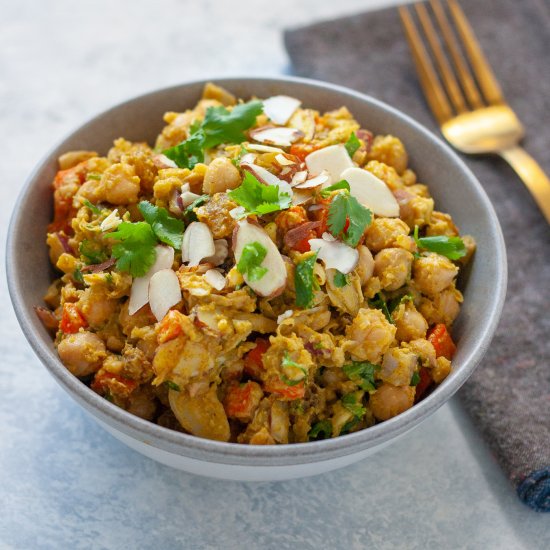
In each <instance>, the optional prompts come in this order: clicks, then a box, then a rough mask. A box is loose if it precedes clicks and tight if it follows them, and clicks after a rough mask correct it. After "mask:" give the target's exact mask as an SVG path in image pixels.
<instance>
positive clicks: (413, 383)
mask: <svg viewBox="0 0 550 550" xmlns="http://www.w3.org/2000/svg"><path fill="white" fill-rule="evenodd" d="M419 383H420V374H418V373H417V372H416V371H415V372H414V373H413V375H412V376H411V383H410V384H409V385H410V386H418V384H419Z"/></svg>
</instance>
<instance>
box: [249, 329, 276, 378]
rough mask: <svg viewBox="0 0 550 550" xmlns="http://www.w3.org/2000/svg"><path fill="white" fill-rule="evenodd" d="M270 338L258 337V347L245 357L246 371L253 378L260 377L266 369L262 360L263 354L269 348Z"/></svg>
mask: <svg viewBox="0 0 550 550" xmlns="http://www.w3.org/2000/svg"><path fill="white" fill-rule="evenodd" d="M269 346H270V344H269V340H266V339H265V338H257V339H256V347H255V348H254V349H251V350H250V351H249V352H248V353H247V354H246V355H245V358H244V372H245V373H246V374H248V376H252V377H253V378H260V377H261V374H262V372H263V371H264V368H265V367H264V363H263V361H262V357H263V354H264V353H265V352H266V351H267V350H268V349H269Z"/></svg>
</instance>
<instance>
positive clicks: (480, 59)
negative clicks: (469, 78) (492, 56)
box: [448, 0, 504, 105]
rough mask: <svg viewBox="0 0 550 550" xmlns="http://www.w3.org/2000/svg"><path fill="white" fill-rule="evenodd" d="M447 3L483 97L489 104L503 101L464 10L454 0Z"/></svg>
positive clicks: (496, 82)
mask: <svg viewBox="0 0 550 550" xmlns="http://www.w3.org/2000/svg"><path fill="white" fill-rule="evenodd" d="M448 3H449V9H450V10H451V14H452V16H453V18H454V21H455V24H456V28H457V29H458V33H459V34H460V37H461V38H462V42H463V43H464V47H465V49H466V52H467V54H468V57H469V59H470V63H471V65H472V67H473V69H474V72H475V75H476V78H477V80H478V82H479V86H480V88H481V91H482V92H483V95H484V96H485V99H486V100H487V102H488V103H490V104H497V105H498V104H502V103H504V99H503V97H502V91H501V89H500V86H499V84H498V81H497V79H496V78H495V75H494V74H493V71H492V69H491V66H490V65H489V62H488V61H487V59H486V58H485V56H484V55H483V52H482V51H481V47H480V46H479V43H478V41H477V39H476V37H475V35H474V31H473V30H472V28H471V27H470V24H469V23H468V20H467V19H466V16H465V15H464V12H463V11H462V9H461V7H460V6H459V5H458V3H457V2H456V0H448Z"/></svg>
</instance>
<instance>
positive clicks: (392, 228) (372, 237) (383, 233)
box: [365, 218, 410, 252]
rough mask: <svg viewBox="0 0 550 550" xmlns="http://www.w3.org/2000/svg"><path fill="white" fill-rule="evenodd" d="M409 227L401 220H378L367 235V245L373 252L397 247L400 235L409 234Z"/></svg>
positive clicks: (373, 223)
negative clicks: (396, 242)
mask: <svg viewBox="0 0 550 550" xmlns="http://www.w3.org/2000/svg"><path fill="white" fill-rule="evenodd" d="M409 231H410V230H409V226H408V225H407V224H406V223H405V222H404V221H403V220H400V219H399V218H376V219H375V220H374V221H373V222H372V224H371V225H370V227H369V228H368V230H367V232H366V233H365V244H366V245H367V246H368V247H369V248H370V249H371V250H372V251H373V252H380V250H382V249H383V248H389V247H390V246H395V241H396V239H397V238H398V237H399V236H400V235H404V236H406V235H408V234H409Z"/></svg>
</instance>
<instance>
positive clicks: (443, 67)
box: [399, 0, 550, 223]
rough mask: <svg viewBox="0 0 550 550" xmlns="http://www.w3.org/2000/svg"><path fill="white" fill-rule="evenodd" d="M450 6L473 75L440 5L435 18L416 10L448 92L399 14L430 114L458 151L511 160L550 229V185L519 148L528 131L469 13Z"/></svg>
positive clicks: (409, 22) (451, 1)
mask: <svg viewBox="0 0 550 550" xmlns="http://www.w3.org/2000/svg"><path fill="white" fill-rule="evenodd" d="M447 4H448V9H449V11H450V13H451V16H452V20H453V21H454V25H455V27H456V31H457V32H458V35H459V36H460V39H461V40H462V43H463V48H464V51H465V52H466V57H467V59H468V62H469V65H471V67H472V69H473V73H474V74H472V71H471V70H470V68H469V66H468V63H466V61H465V59H464V57H463V55H462V53H461V49H460V47H459V43H458V40H457V37H456V34H455V31H454V30H453V27H452V26H451V23H450V22H449V19H448V17H447V15H446V13H445V10H444V8H443V6H442V5H441V2H440V0H430V5H431V7H432V12H433V15H432V16H430V14H429V13H428V9H427V8H426V5H425V4H424V3H419V4H415V6H414V8H415V11H416V14H417V16H418V19H419V21H420V25H421V27H422V30H423V31H424V35H425V38H426V41H427V43H428V46H429V48H430V50H431V52H432V55H433V58H434V59H435V63H436V65H437V68H438V69H439V75H440V78H441V80H442V81H443V86H444V87H443V86H442V85H441V83H440V80H439V78H438V75H437V72H436V70H435V68H434V65H433V64H432V61H431V59H430V56H429V55H428V53H427V51H426V48H425V47H424V44H423V41H422V38H421V37H420V33H419V31H418V28H417V26H416V24H415V22H414V20H413V17H412V16H411V12H410V11H409V9H408V8H407V7H405V6H401V7H400V8H399V14H400V16H401V21H402V23H403V26H404V28H405V34H406V35H407V40H408V42H409V46H410V48H411V51H412V56H413V59H414V62H415V65H416V69H417V72H418V75H419V78H420V83H421V85H422V89H423V90H424V95H425V96H426V99H427V101H428V104H429V106H430V109H431V110H432V112H433V114H434V115H435V117H436V118H437V120H438V122H439V124H440V127H441V132H442V133H443V135H444V136H445V138H446V139H447V141H448V142H449V143H450V144H451V145H453V146H454V147H455V148H456V149H458V150H459V151H462V152H463V153H495V154H497V155H500V156H501V157H502V158H503V159H504V160H506V161H507V162H508V163H509V164H510V166H511V167H512V168H513V169H514V170H515V171H516V173H517V174H518V176H519V177H520V178H521V179H522V180H523V182H524V183H525V185H526V186H527V188H528V189H529V191H530V192H531V194H532V195H533V198H534V199H535V201H536V202H537V204H538V205H539V208H540V209H541V210H542V212H543V214H544V217H545V218H546V221H547V222H548V223H550V180H549V179H548V177H547V176H546V174H545V173H544V171H543V170H542V168H541V167H540V166H539V165H538V163H537V162H536V161H535V159H534V158H532V157H531V156H530V155H529V154H528V153H527V152H526V151H525V150H524V149H523V148H522V147H520V146H519V145H518V144H519V142H520V140H521V139H522V137H523V135H524V129H523V126H522V124H521V122H520V121H519V119H518V117H517V116H516V114H515V113H514V111H513V110H512V109H511V108H510V106H509V105H508V104H507V103H506V101H505V100H504V97H503V95H502V92H501V90H500V86H499V84H498V82H497V80H496V78H495V76H494V74H493V71H492V70H491V67H490V65H489V63H488V62H487V60H486V59H485V56H484V55H483V52H482V51H481V48H480V46H479V44H478V42H477V40H476V38H475V35H474V33H473V31H472V28H471V27H470V25H469V23H468V21H467V19H466V16H465V15H464V12H463V11H462V9H461V8H460V6H459V5H458V3H457V2H456V0H448V2H447ZM434 17H435V20H436V21H437V24H438V25H439V29H440V32H441V34H442V36H443V40H444V43H445V47H446V50H447V51H448V52H449V53H450V56H451V59H452V65H453V66H454V69H455V71H456V74H457V75H458V80H457V76H455V72H454V71H453V69H452V67H451V63H450V62H449V59H448V56H447V54H446V53H445V50H444V48H443V46H442V45H441V42H440V41H439V39H438V36H437V33H436V30H435V27H434V24H433V22H432V21H433V18H434ZM474 75H475V77H474ZM476 80H477V83H476ZM459 81H460V84H459Z"/></svg>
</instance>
